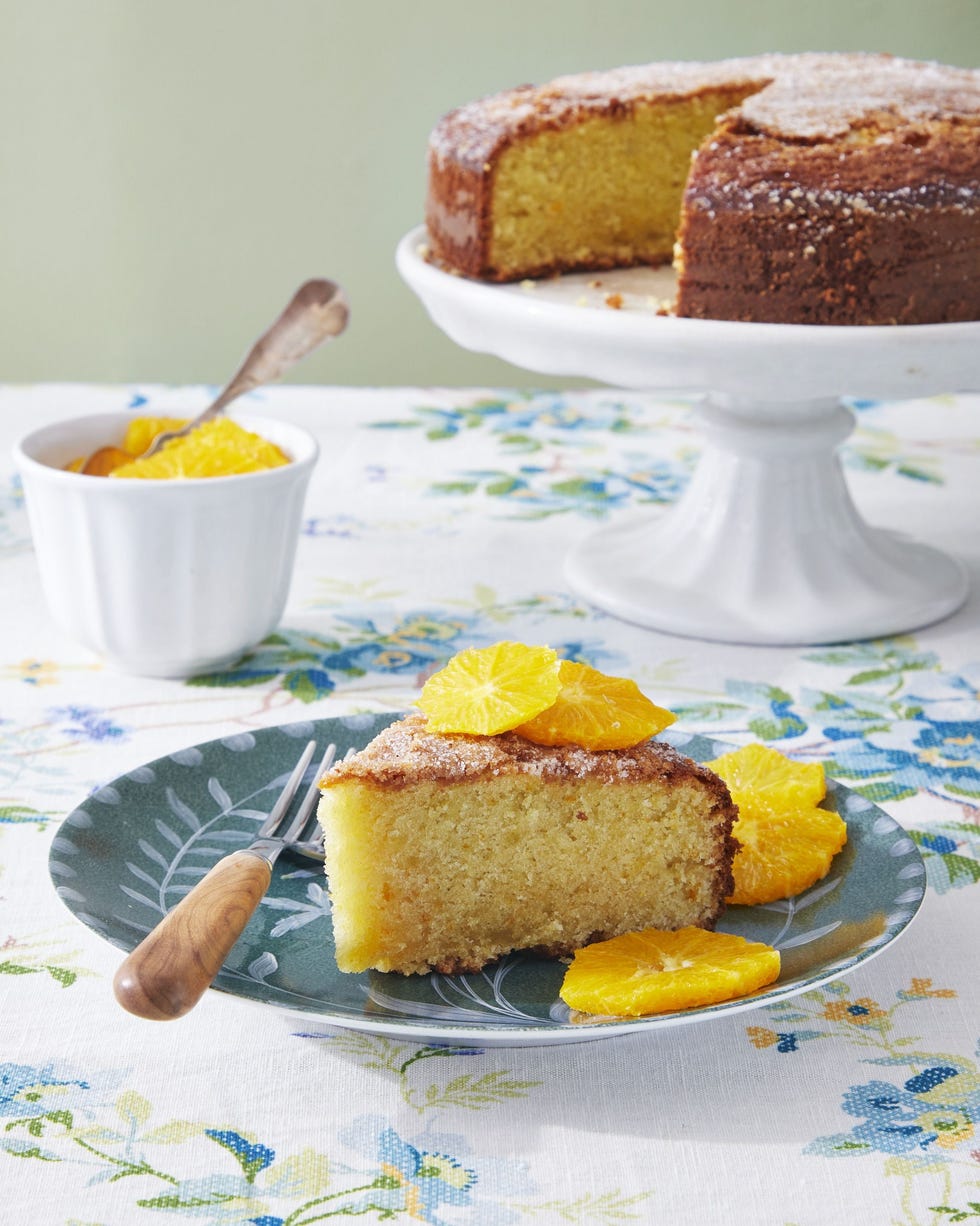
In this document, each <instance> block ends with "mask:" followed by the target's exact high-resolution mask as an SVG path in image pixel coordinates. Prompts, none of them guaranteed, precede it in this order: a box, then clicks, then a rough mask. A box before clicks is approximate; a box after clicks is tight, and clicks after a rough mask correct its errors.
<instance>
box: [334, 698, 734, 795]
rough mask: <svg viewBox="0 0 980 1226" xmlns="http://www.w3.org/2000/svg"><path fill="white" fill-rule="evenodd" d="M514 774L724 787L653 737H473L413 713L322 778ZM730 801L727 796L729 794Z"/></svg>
mask: <svg viewBox="0 0 980 1226" xmlns="http://www.w3.org/2000/svg"><path fill="white" fill-rule="evenodd" d="M508 775H511V776H512V775H534V776H537V777H539V778H541V779H543V780H551V781H567V780H573V779H583V780H585V779H588V780H595V781H598V782H602V783H631V782H641V781H646V780H651V779H658V780H661V781H663V782H665V783H674V782H680V781H681V780H683V779H691V778H695V779H698V780H700V781H702V782H705V783H708V784H710V785H712V786H715V787H717V788H718V790H719V792H720V793H721V792H724V791H725V788H724V785H723V784H721V782H720V780H718V779H717V777H716V776H715V775H713V774H712V773H711V772H710V771H709V770H707V769H706V768H704V767H702V766H700V765H699V764H698V763H696V762H694V761H693V760H692V759H690V758H686V757H684V756H683V755H682V754H680V753H678V752H677V750H675V749H673V748H672V747H671V746H670V745H667V744H665V743H664V742H662V741H645V742H643V743H642V744H640V745H637V746H635V747H634V748H632V749H617V750H594V751H593V750H588V749H582V748H581V747H580V746H578V745H559V746H545V745H536V744H534V743H533V742H532V741H529V740H527V739H526V738H524V737H522V736H520V735H519V734H518V733H516V732H503V733H500V734H499V735H497V736H492V737H485V736H468V735H464V734H459V733H454V734H446V733H435V732H430V731H429V730H428V728H427V727H426V720H425V717H424V716H422V715H415V714H412V715H408V716H406V717H405V718H404V719H401V720H399V721H397V722H396V723H394V724H391V725H389V727H387V728H385V729H383V730H382V731H381V732H379V733H378V735H377V736H376V737H375V738H374V740H373V741H371V743H370V744H369V745H368V746H367V747H366V748H365V749H363V750H361V751H360V752H359V753H358V754H357V755H356V756H355V757H353V758H351V759H349V760H347V761H344V762H338V763H337V764H336V765H335V766H334V767H333V768H332V769H331V770H330V771H329V772H328V773H327V774H326V775H324V777H323V779H322V780H321V781H320V786H321V787H322V788H329V787H330V786H331V785H333V784H335V783H339V782H341V781H342V780H350V779H356V780H360V781H362V782H365V783H369V784H371V785H373V786H375V787H380V788H403V787H408V786H411V785H414V784H418V783H424V782H436V783H460V782H464V781H465V782H472V781H475V780H479V779H490V778H494V777H503V776H508ZM725 799H726V800H727V796H726V797H725Z"/></svg>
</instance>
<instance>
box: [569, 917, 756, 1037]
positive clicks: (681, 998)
mask: <svg viewBox="0 0 980 1226" xmlns="http://www.w3.org/2000/svg"><path fill="white" fill-rule="evenodd" d="M778 976H779V953H778V951H777V950H775V949H772V948H771V947H770V946H769V945H763V944H762V943H761V942H758V941H747V940H745V938H744V937H739V936H733V935H731V934H729V933H725V932H706V931H705V930H704V929H702V928H681V929H679V930H678V931H677V932H664V931H662V930H660V929H657V928H647V929H645V930H644V931H642V932H627V933H625V934H624V935H623V936H618V937H612V938H611V939H610V940H608V941H597V942H596V943H595V944H593V945H587V946H585V948H584V949H580V950H577V951H576V953H575V957H574V958H573V960H572V963H571V965H570V966H569V967H568V970H567V971H566V972H565V978H564V981H563V982H562V986H561V989H560V991H559V995H560V996H561V999H562V1000H563V1001H564V1002H565V1003H566V1004H567V1005H568V1006H569V1007H570V1008H572V1009H577V1010H579V1011H580V1012H582V1013H593V1014H600V1015H605V1016H614V1017H645V1016H647V1015H648V1014H653V1013H673V1012H674V1011H676V1010H678V1009H694V1008H699V1007H700V1006H702V1005H714V1004H719V1003H720V1002H722V1001H726V1000H734V999H736V998H738V997H741V996H747V995H748V994H749V993H750V992H755V991H757V990H758V989H759V988H762V987H765V986H766V984H769V983H772V982H773V981H774V980H775V979H776V978H778Z"/></svg>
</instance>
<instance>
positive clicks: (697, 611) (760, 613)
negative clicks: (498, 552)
mask: <svg viewBox="0 0 980 1226" xmlns="http://www.w3.org/2000/svg"><path fill="white" fill-rule="evenodd" d="M697 412H698V414H699V416H700V420H701V425H702V427H703V430H704V439H705V445H704V450H703V452H702V455H701V459H700V461H699V463H698V466H697V468H696V470H695V473H694V475H693V477H692V479H691V482H690V485H689V486H688V488H687V490H686V492H685V494H684V495H683V496H682V498H681V499H680V500H679V501H678V502H677V503H676V504H675V505H674V506H673V507H672V508H671V509H669V510H667V511H664V512H661V513H657V512H652V513H651V512H647V513H646V514H644V515H642V516H639V517H635V518H631V519H629V520H627V521H623V522H619V523H616V524H612V525H609V526H608V527H605V528H602V529H600V530H599V531H597V532H595V533H593V534H591V535H590V536H588V537H587V538H585V539H584V540H583V541H582V542H580V543H579V544H578V545H577V546H576V547H575V548H574V549H573V550H572V552H571V553H570V555H569V556H568V558H567V561H566V568H565V573H566V577H567V579H568V582H569V583H570V584H571V586H572V587H573V588H574V589H575V590H576V591H577V592H578V593H579V594H580V595H582V596H583V597H585V599H587V600H588V601H590V602H591V603H592V604H594V605H596V606H597V607H599V608H601V609H604V610H605V611H606V612H609V613H612V614H614V615H615V616H617V617H621V618H623V619H625V620H627V621H630V622H634V623H636V624H638V625H641V626H647V627H651V628H654V629H658V630H664V631H668V632H670V633H673V634H681V635H689V636H693V637H696V638H704V639H714V640H719V641H723V642H740V643H766V644H800V643H807V644H817V643H832V642H840V641H847V640H854V639H866V638H876V637H880V636H883V635H888V634H897V633H901V632H904V631H906V630H912V629H915V628H917V627H919V626H923V625H926V624H928V623H930V622H934V621H937V620H939V619H940V618H942V617H945V616H947V615H948V614H950V613H952V612H953V611H955V610H956V609H957V608H958V607H959V606H960V605H961V604H962V603H963V601H964V600H965V598H966V595H967V591H968V580H967V575H966V571H965V570H964V568H963V567H962V566H961V565H960V564H959V563H958V562H956V561H954V560H953V559H952V558H950V557H947V556H946V555H945V554H943V553H941V552H940V551H939V550H936V549H933V548H931V547H930V546H928V545H923V544H919V543H917V542H914V541H912V540H908V539H906V538H904V537H903V536H901V535H899V534H898V533H895V532H891V531H887V530H884V529H880V528H875V527H873V526H871V525H869V524H868V523H866V522H865V521H864V519H862V517H861V515H860V514H859V512H858V510H857V508H856V507H855V505H854V503H853V501H852V499H851V496H850V493H849V491H848V488H847V485H846V483H845V481H844V475H843V472H842V470H841V466H840V461H839V459H838V456H837V447H838V446H839V444H840V443H841V442H842V441H843V440H844V439H845V438H846V437H847V436H848V434H850V432H851V430H852V429H853V426H854V416H853V414H852V413H851V412H850V410H849V409H847V408H845V407H844V406H843V405H842V404H841V403H840V402H839V401H837V400H835V399H818V400H811V401H802V402H801V401H795V402H792V403H786V402H759V401H756V400H748V399H740V398H738V397H726V396H710V397H708V398H707V399H706V400H705V401H704V402H703V404H702V405H701V406H700V408H699V409H698V410H697Z"/></svg>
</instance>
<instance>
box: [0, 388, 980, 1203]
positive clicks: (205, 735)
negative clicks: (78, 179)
mask: <svg viewBox="0 0 980 1226" xmlns="http://www.w3.org/2000/svg"><path fill="white" fill-rule="evenodd" d="M208 391H209V389H205V388H193V387H191V388H164V387H115V386H114V387H94V386H30V387H6V388H3V389H0V441H2V443H3V448H2V457H3V458H2V459H0V575H2V586H0V592H2V600H0V1190H2V1191H0V1220H2V1221H3V1222H4V1223H7V1222H9V1223H11V1224H13V1223H26V1222H31V1223H38V1224H41V1226H48V1224H56V1223H57V1224H59V1226H61V1224H64V1226H69V1224H71V1226H143V1224H149V1223H153V1222H165V1221H167V1220H174V1219H181V1220H183V1219H186V1220H187V1221H193V1222H197V1223H201V1224H202V1226H204V1224H208V1223H215V1224H217V1223H222V1224H227V1223H243V1224H244V1223H253V1224H254V1226H306V1224H307V1223H312V1222H320V1221H326V1220H328V1219H331V1218H347V1217H358V1218H360V1219H362V1220H364V1221H424V1222H432V1223H438V1222H442V1223H478V1224H480V1226H496V1224H497V1223H508V1222H518V1221H520V1222H524V1221H527V1222H534V1223H541V1224H542V1226H546V1224H550V1223H568V1222H577V1223H583V1224H585V1226H604V1224H606V1223H609V1224H613V1223H626V1222H639V1223H658V1224H659V1223H671V1224H673V1223H685V1224H687V1223H691V1224H699V1226H700V1224H704V1226H714V1224H716V1223H720V1222H732V1223H737V1224H740V1226H741V1224H745V1226H763V1224H768V1223H772V1224H773V1226H790V1224H793V1226H805V1224H806V1226H826V1224H828V1223H848V1224H849V1226H850V1224H852V1223H872V1224H877V1223H889V1224H891V1223H896V1224H901V1226H936V1224H938V1223H946V1222H963V1221H970V1220H973V1219H977V1220H978V1221H980V1131H978V1126H980V1063H978V1061H980V1052H978V1040H980V632H978V628H980V398H978V397H975V396H973V397H971V396H960V397H952V396H951V397H947V398H937V399H931V400H928V401H923V402H918V403H905V404H886V403H860V404H857V405H855V406H854V408H855V413H856V417H857V428H856V430H855V432H854V434H853V435H852V437H851V438H850V439H849V440H848V442H847V444H846V445H845V447H844V450H843V460H844V464H845V467H846V471H847V474H848V477H849V480H850V483H851V486H852V489H853V492H854V495H855V499H856V501H857V502H858V504H859V506H860V507H861V509H862V510H863V511H864V513H865V514H866V516H867V517H868V518H869V519H871V520H873V521H875V522H881V523H883V524H886V525H888V526H890V527H894V528H898V529H906V530H909V531H912V532H914V533H915V534H916V535H917V536H919V537H920V538H922V539H925V540H928V541H930V542H931V543H933V544H937V545H939V546H941V547H944V548H946V549H948V550H950V551H952V552H955V553H956V554H958V555H959V556H960V557H961V558H963V560H964V561H965V562H966V563H967V565H968V566H969V568H970V570H971V574H972V579H973V585H974V586H973V593H972V595H971V597H970V599H969V601H968V603H967V605H966V606H965V607H964V608H963V609H962V610H961V611H960V612H958V613H957V614H956V615H955V616H953V617H951V618H949V619H947V620H946V621H945V622H942V623H941V624H939V625H936V626H933V627H930V628H927V629H925V630H921V631H919V632H916V633H914V634H909V635H907V636H902V637H896V638H891V639H887V640H883V641H876V642H861V643H846V644H841V645H837V646H833V647H813V648H763V647H738V646H731V645H725V644H718V643H704V642H698V641H695V640H689V639H682V638H676V637H671V636H668V635H664V634H660V633H657V632H654V631H649V630H643V629H639V628H636V627H633V626H630V625H627V624H625V623H622V622H619V621H617V620H615V619H614V618H612V617H609V616H606V615H602V614H599V613H597V612H596V611H595V610H593V609H590V608H589V607H587V606H586V605H585V604H583V602H582V601H581V600H579V599H578V598H576V597H575V596H574V595H573V594H572V593H571V592H570V591H569V590H568V588H567V587H566V585H565V583H564V582H563V579H562V561H563V557H564V555H565V552H566V551H567V549H568V548H569V546H570V545H571V544H572V543H573V542H575V541H576V540H578V539H579V537H580V536H581V534H582V533H585V532H588V531H589V530H590V529H591V528H592V527H593V526H594V525H596V524H597V523H599V522H600V521H604V520H608V519H610V518H612V517H614V516H616V515H618V514H620V513H621V512H622V511H624V510H635V509H636V508H638V507H641V506H642V505H644V504H651V505H655V504H666V503H669V502H670V501H671V500H672V499H674V498H675V497H676V496H677V494H678V493H679V491H681V490H682V489H683V488H684V485H685V482H686V481H687V480H688V477H689V474H690V472H691V470H692V466H693V464H694V462H695V460H696V457H697V454H698V446H699V438H698V434H697V432H696V430H695V428H694V426H693V423H692V420H691V415H690V413H689V411H688V406H686V405H685V404H684V403H682V402H677V401H671V400H665V399H663V398H656V397H652V396H647V395H641V394H637V393H621V392H614V391H606V390H589V391H576V392H573V393H567V394H554V393H537V394H534V393H526V392H520V393H518V392H508V391H501V390H492V389H490V390H471V389H452V390H446V389H436V388H425V389H422V388H413V389H385V390H380V389H379V390H375V389H356V390H351V389H334V388H331V389H327V388H312V387H309V388H298V387H288V388H277V389H272V390H268V391H265V392H262V393H256V394H255V396H254V397H253V406H255V407H259V406H260V407H261V410H262V412H263V413H266V414H270V415H273V416H279V415H281V416H282V417H284V418H288V419H291V420H294V421H296V422H298V423H300V424H302V425H305V426H307V427H308V428H310V429H312V430H313V431H314V432H315V433H316V434H317V435H318V437H319V439H320V442H321V446H322V455H321V459H320V462H319V466H318V470H317V472H316V474H315V476H314V479H313V484H312V487H311V490H310V494H309V497H308V501H307V508H306V519H305V526H304V530H303V536H302V540H301V543H300V548H299V555H298V563H297V570H296V576H295V581H294V584H293V588H292V592H291V596H290V601H289V605H288V608H287V611H286V614H285V616H284V618H283V622H282V625H281V627H280V629H279V630H278V632H277V633H275V634H274V635H272V636H270V638H269V639H268V640H267V641H266V642H265V643H264V644H262V645H261V647H260V648H259V649H258V650H256V651H255V652H254V653H251V654H250V655H249V656H248V657H247V658H246V659H245V660H243V661H242V662H241V663H240V664H238V665H236V666H234V667H231V668H229V669H228V670H227V671H226V672H223V673H221V674H219V675H215V676H208V677H204V678H199V679H196V680H194V681H190V682H181V681H150V680H144V679H139V678H133V677H126V676H122V675H116V674H114V673H112V672H110V671H108V670H107V669H106V668H104V667H103V666H102V665H101V663H100V662H99V660H98V659H96V658H94V657H93V656H92V655H91V654H90V653H89V652H87V651H86V650H85V649H83V648H81V647H78V646H76V645H75V644H73V643H72V642H70V641H68V640H66V639H65V638H64V637H63V636H62V635H61V634H60V633H59V632H58V631H57V630H56V629H55V628H54V627H53V625H52V623H51V622H50V620H49V618H48V614H47V612H46V609H45V606H44V603H43V599H42V595H41V591H40V587H39V582H38V577H37V573H36V568H35V565H34V558H33V554H32V549H31V542H30V535H29V529H28V524H27V518H26V513H25V509H24V506H23V499H22V495H21V492H20V488H19V484H18V480H17V478H16V476H15V474H14V470H13V464H12V461H11V459H10V444H11V443H12V442H13V440H14V439H15V438H16V437H17V436H18V435H19V434H21V433H23V432H25V431H26V430H28V429H29V428H32V427H33V426H34V425H36V424H40V423H41V422H43V421H47V420H53V419H55V418H58V417H62V416H68V415H72V414H75V413H84V412H90V411H95V410H100V411H101V410H109V409H119V408H130V409H132V411H133V412H134V413H139V412H156V411H159V412H166V413H172V412H177V413H180V412H183V411H191V410H196V409H197V408H199V407H201V406H202V405H203V404H204V403H205V402H206V399H207V395H208ZM501 638H513V639H523V640H525V641H529V642H548V643H550V644H551V645H553V646H555V647H556V648H559V649H560V650H561V651H562V652H563V653H564V654H567V655H571V656H574V657H575V658H578V659H582V660H585V661H588V662H590V663H592V664H594V665H596V666H598V667H600V668H602V669H604V670H605V671H608V672H615V673H619V674H623V675H629V676H632V677H634V678H635V679H636V680H637V681H638V682H639V683H640V685H641V686H642V687H643V688H644V690H645V691H646V692H647V693H649V694H650V695H651V696H652V697H654V699H655V700H656V701H658V702H660V703H662V704H664V705H667V706H670V707H671V708H672V709H673V710H674V711H676V712H677V714H678V716H679V721H678V723H679V725H681V726H684V727H687V728H689V729H690V730H692V731H697V732H702V733H706V734H708V735H710V736H712V737H715V738H718V739H720V740H723V741H727V742H731V743H744V742H746V741H749V740H763V741H766V742H769V743H771V744H773V745H776V746H778V747H779V748H781V749H782V750H784V752H786V753H788V754H791V755H793V756H796V757H799V758H801V759H803V760H816V759H819V760H821V761H823V762H825V763H826V766H827V769H828V772H829V773H830V774H831V775H832V776H833V777H835V778H836V779H838V780H840V781H842V782H843V783H844V784H846V785H847V786H848V787H849V788H851V789H853V790H854V791H855V792H856V793H858V794H859V795H862V796H864V797H866V798H868V799H870V800H872V801H873V802H874V803H875V804H877V805H878V806H880V807H881V808H883V809H884V810H886V811H887V812H888V813H889V814H891V815H892V816H893V817H894V818H895V819H896V820H897V821H898V822H899V823H900V824H901V825H902V826H904V827H905V828H906V829H907V831H908V834H909V836H910V837H911V839H912V840H914V842H915V843H916V844H917V845H918V847H919V849H920V851H921V853H922V856H923V858H924V864H925V869H926V875H927V882H928V886H927V890H926V896H925V899H924V902H923V904H922V907H921V909H920V911H919V914H918V915H917V917H916V919H915V921H914V923H912V924H911V925H910V927H909V928H908V930H907V932H905V933H904V934H903V936H902V937H901V939H900V940H899V941H898V942H897V943H895V944H893V945H891V946H889V947H888V948H886V949H885V950H884V951H883V952H882V953H881V955H880V956H879V957H877V958H875V959H873V960H872V961H870V962H867V963H865V964H863V965H861V966H860V967H858V968H856V969H855V970H854V971H853V973H851V974H849V975H847V976H845V977H843V978H841V979H838V980H835V981H832V982H829V983H826V984H824V985H823V986H821V987H818V988H814V989H813V990H811V991H808V992H807V993H805V994H803V995H800V996H796V997H794V998H792V999H790V1000H787V1001H783V1002H781V1003H779V1004H777V1005H771V1006H768V1007H760V1008H757V1009H755V1010H752V1011H749V1012H744V1013H737V1014H731V1015H728V1016H723V1017H720V1018H715V1019H712V1020H709V1021H703V1022H699V1023H696V1024H692V1025H688V1026H679V1027H672V1028H669V1029H657V1030H652V1031H650V1032H649V1033H640V1034H632V1035H626V1036H621V1037H616V1038H611V1039H608V1040H603V1041H599V1042H590V1043H576V1044H568V1045H559V1046H542V1047H526V1048H515V1047H488V1048H485V1049H479V1048H458V1047H457V1048H452V1047H446V1046H441V1045H439V1044H435V1043H433V1044H427V1043H424V1042H423V1043H421V1044H420V1043H413V1042H409V1041H396V1040H394V1039H392V1038H389V1037H384V1036H379V1035H374V1034H370V1033H361V1032H354V1031H345V1030H342V1029H337V1028H331V1027H329V1026H326V1025H320V1024H317V1023H315V1020H314V1022H313V1023H311V1024H301V1023H299V1022H297V1020H296V1019H295V1018H294V1017H291V1016H289V1015H286V1014H283V1013H279V1012H277V1011H276V1010H274V1009H271V1008H268V1007H265V1006H256V1005H254V1004H250V1003H246V1002H245V1001H242V1000H240V999H237V998H236V997H234V996H229V995H227V994H224V993H216V992H210V993H208V994H207V995H206V996H205V998H204V1000H203V1001H202V1002H201V1004H200V1005H199V1006H198V1008H197V1009H196V1010H195V1011H194V1012H193V1013H192V1014H190V1015H188V1016H187V1017H186V1018H184V1019H182V1020H180V1021H178V1022H172V1023H151V1022H145V1021H141V1020H138V1019H136V1018H134V1017H131V1016H130V1015H129V1014H127V1013H124V1012H123V1011H122V1010H121V1009H120V1008H119V1007H118V1006H117V1005H116V1003H115V1000H114V998H113V995H112V990H111V979H112V975H113V973H114V971H115V968H116V966H117V965H118V962H119V958H120V954H119V951H118V950H116V949H115V948H113V947H112V946H111V945H109V944H108V943H107V942H106V941H104V940H103V939H101V938H100V937H99V936H98V935H96V934H95V933H94V932H93V931H92V930H91V929H90V928H89V927H87V926H85V925H84V924H83V923H81V922H80V921H79V920H78V919H76V918H75V916H74V915H73V914H72V913H70V912H69V910H68V909H67V908H66V907H65V905H64V904H63V902H62V901H61V899H60V898H59V897H58V895H57V894H56V892H55V888H54V885H53V884H52V880H51V877H50V876H49V871H48V856H49V851H50V848H51V845H52V841H53V840H54V839H56V837H57V832H58V828H59V824H60V822H61V821H62V819H63V818H64V817H65V816H66V814H68V813H69V812H70V811H72V810H73V809H74V808H76V807H77V806H79V805H80V804H82V802H83V801H84V800H85V798H86V797H87V796H88V795H89V794H90V793H91V792H92V791H93V790H94V789H96V788H99V787H101V786H102V785H105V784H106V783H108V782H110V781H112V780H113V779H115V778H117V777H119V776H120V775H122V774H123V773H125V772H130V771H132V770H134V769H135V768H137V767H139V765H140V764H142V763H146V762H148V761H151V760H154V759H157V758H159V757H161V756H162V755H166V754H171V753H174V754H176V753H179V752H180V751H182V750H185V749H187V748H188V747H190V746H194V745H195V744H198V743H200V742H203V741H208V740H213V739H214V738H217V737H222V736H232V735H247V734H249V733H254V731H255V730H256V729H259V728H263V727H269V726H271V725H276V724H281V723H286V722H289V721H295V720H302V719H306V718H309V717H311V716H316V717H320V716H330V715H342V714H343V715H346V714H350V713H354V712H365V711H367V712H385V711H394V710H398V709H401V708H403V707H405V706H408V705H410V703H411V702H412V700H413V698H414V696H415V695H416V694H417V692H418V686H419V683H420V680H421V679H422V678H424V677H425V675H427V673H428V672H430V671H431V670H432V669H433V668H435V667H437V666H438V665H440V664H441V663H442V662H443V661H445V660H446V659H447V658H448V657H449V656H450V655H451V654H453V653H454V652H455V651H457V650H458V649H460V648H461V647H463V646H465V645H469V644H486V643H490V642H493V641H496V640H498V639H501ZM311 922H315V923H324V924H325V923H328V922H329V920H328V917H327V912H326V906H325V905H321V906H320V910H319V912H318V914H317V915H316V916H315V917H314V918H313V919H312V921H311Z"/></svg>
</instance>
